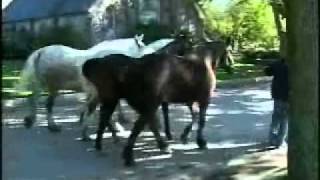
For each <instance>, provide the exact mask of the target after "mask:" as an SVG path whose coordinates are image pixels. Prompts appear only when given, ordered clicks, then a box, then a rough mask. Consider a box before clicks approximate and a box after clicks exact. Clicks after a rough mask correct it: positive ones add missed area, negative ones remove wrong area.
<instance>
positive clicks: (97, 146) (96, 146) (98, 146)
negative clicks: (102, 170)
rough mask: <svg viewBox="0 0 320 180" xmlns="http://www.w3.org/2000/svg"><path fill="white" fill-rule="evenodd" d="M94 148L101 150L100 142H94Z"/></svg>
mask: <svg viewBox="0 0 320 180" xmlns="http://www.w3.org/2000/svg"><path fill="white" fill-rule="evenodd" d="M94 148H95V149H96V151H101V150H102V146H101V144H96V145H95V146H94Z"/></svg>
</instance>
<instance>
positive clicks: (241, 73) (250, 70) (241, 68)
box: [217, 63, 264, 82]
mask: <svg viewBox="0 0 320 180" xmlns="http://www.w3.org/2000/svg"><path fill="white" fill-rule="evenodd" d="M263 69H264V66H262V65H256V64H240V63H236V64H235V65H234V73H233V74H228V73H227V72H225V71H224V70H223V69H218V72H217V79H218V82H219V81H223V80H231V79H243V78H253V77H259V76H264V74H263Z"/></svg>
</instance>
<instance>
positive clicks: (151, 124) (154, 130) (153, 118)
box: [148, 112, 171, 153]
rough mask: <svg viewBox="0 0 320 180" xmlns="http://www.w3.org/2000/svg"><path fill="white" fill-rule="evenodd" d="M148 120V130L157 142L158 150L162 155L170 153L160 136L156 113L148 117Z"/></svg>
mask: <svg viewBox="0 0 320 180" xmlns="http://www.w3.org/2000/svg"><path fill="white" fill-rule="evenodd" d="M148 120H149V121H148V122H149V127H150V130H151V131H152V133H153V134H154V136H155V138H156V140H157V143H158V147H159V149H160V150H161V151H162V152H164V153H171V151H170V149H169V148H168V144H167V143H166V142H165V141H164V140H163V138H162V137H161V135H160V132H159V126H158V121H159V120H158V119H157V116H156V112H154V114H153V115H152V116H150V117H149V118H148Z"/></svg>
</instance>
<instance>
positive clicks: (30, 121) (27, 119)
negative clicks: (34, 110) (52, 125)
mask: <svg viewBox="0 0 320 180" xmlns="http://www.w3.org/2000/svg"><path fill="white" fill-rule="evenodd" d="M34 122H35V120H34V118H31V117H30V116H26V117H25V118H24V127H26V128H28V129H29V128H31V127H32V125H33V124H34Z"/></svg>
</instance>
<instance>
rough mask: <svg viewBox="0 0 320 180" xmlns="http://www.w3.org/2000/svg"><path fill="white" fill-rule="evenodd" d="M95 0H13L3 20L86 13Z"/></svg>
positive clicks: (6, 9) (22, 19)
mask: <svg viewBox="0 0 320 180" xmlns="http://www.w3.org/2000/svg"><path fill="white" fill-rule="evenodd" d="M93 2H95V0H13V1H12V2H11V3H10V4H9V5H8V6H7V7H6V8H5V9H4V11H3V13H2V15H3V17H2V20H3V22H13V21H24V20H28V19H40V18H46V17H52V16H61V15H65V14H73V13H85V12H88V9H89V8H90V6H91V5H92V3H93Z"/></svg>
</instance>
